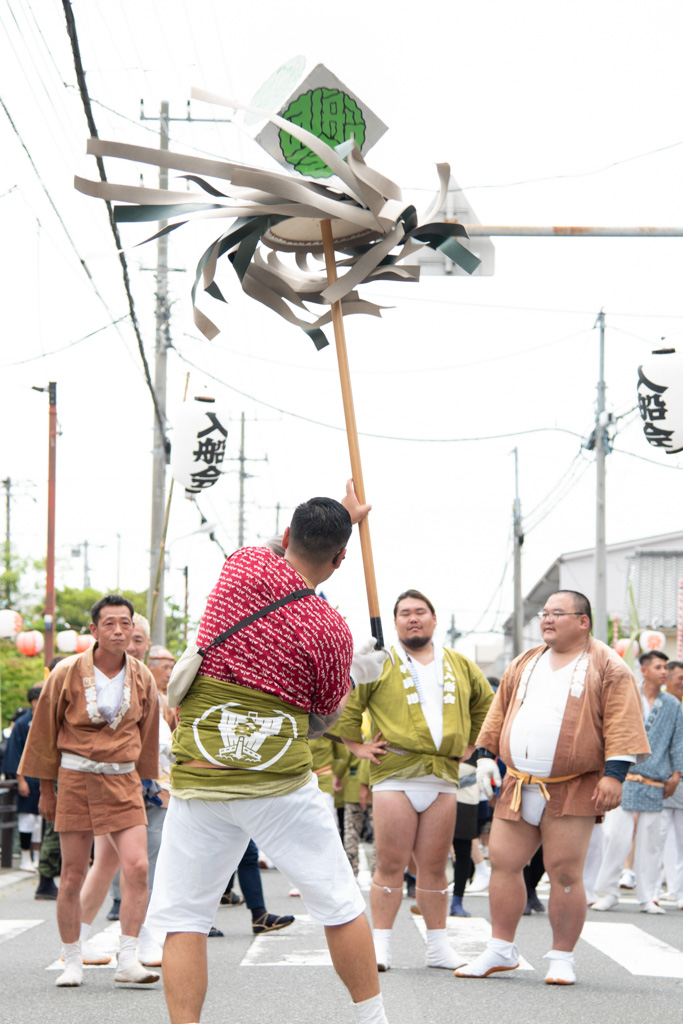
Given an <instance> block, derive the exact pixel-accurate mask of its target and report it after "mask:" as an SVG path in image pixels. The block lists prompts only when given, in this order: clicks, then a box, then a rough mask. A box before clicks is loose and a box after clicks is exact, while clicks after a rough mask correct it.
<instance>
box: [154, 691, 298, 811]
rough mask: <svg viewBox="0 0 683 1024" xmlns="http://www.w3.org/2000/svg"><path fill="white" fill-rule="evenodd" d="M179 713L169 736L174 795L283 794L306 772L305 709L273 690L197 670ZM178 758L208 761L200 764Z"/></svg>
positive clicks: (221, 797) (235, 797) (230, 797)
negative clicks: (242, 684) (171, 747)
mask: <svg viewBox="0 0 683 1024" xmlns="http://www.w3.org/2000/svg"><path fill="white" fill-rule="evenodd" d="M179 715H180V724H179V725H178V728H177V729H176V731H175V733H174V734H173V755H174V758H175V764H174V765H173V766H172V768H171V793H172V794H173V796H176V797H180V798H181V799H185V800H187V799H190V798H191V797H194V798H198V799H200V800H240V799H252V798H254V797H266V796H282V795H283V794H285V793H293V792H294V791H295V790H297V789H300V788H301V787H302V786H305V785H306V783H307V782H308V781H309V780H310V778H311V751H310V748H309V745H308V739H307V733H308V715H307V713H306V712H305V711H302V710H301V709H300V708H297V707H294V705H293V704H288V703H287V702H286V701H284V700H281V699H280V698H279V697H275V696H273V694H270V693H262V692H261V691H260V690H251V689H249V688H248V687H245V686H236V685H235V684H234V683H226V682H221V681H219V680H217V679H210V678H209V677H208V676H197V679H196V680H195V682H194V683H193V684H192V687H191V688H190V690H189V692H188V694H187V696H186V697H185V699H184V700H183V703H182V704H181V706H180V710H179ZM183 761H206V762H208V764H207V767H206V768H199V767H193V766H188V765H184V764H182V762H183ZM209 765H213V766H214V767H209ZM220 768H223V769H225V768H228V769H230V770H229V771H220V770H219V769H220Z"/></svg>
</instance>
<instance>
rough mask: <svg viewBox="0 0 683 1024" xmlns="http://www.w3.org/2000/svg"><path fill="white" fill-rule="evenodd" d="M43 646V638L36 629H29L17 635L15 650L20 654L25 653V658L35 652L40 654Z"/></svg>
mask: <svg viewBox="0 0 683 1024" xmlns="http://www.w3.org/2000/svg"><path fill="white" fill-rule="evenodd" d="M44 646H45V638H44V637H43V634H42V633H39V632H38V630H37V629H29V630H27V631H26V632H25V633H20V634H19V636H18V637H17V650H18V651H19V653H20V654H25V655H26V657H27V658H33V657H35V655H36V654H40V652H41V651H42V649H43V647H44Z"/></svg>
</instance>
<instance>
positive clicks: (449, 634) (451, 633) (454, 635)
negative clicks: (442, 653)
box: [446, 614, 462, 647]
mask: <svg viewBox="0 0 683 1024" xmlns="http://www.w3.org/2000/svg"><path fill="white" fill-rule="evenodd" d="M460 636H462V633H461V632H460V630H459V629H456V627H455V615H453V614H451V624H450V627H449V628H448V629H447V630H446V639H447V640H448V643H449V644H450V646H451V647H455V642H456V640H457V639H458V637H460Z"/></svg>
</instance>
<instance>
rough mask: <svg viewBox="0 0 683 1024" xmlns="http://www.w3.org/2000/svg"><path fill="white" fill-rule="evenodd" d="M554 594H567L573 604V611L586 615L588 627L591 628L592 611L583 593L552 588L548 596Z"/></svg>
mask: <svg viewBox="0 0 683 1024" xmlns="http://www.w3.org/2000/svg"><path fill="white" fill-rule="evenodd" d="M555 594H569V595H570V597H571V599H572V603H573V605H574V611H575V612H576V613H577V614H578V615H587V616H588V621H589V623H590V627H591V629H592V628H593V613H592V612H591V603H590V601H589V600H588V598H587V597H586V595H585V594H581V593H580V592H579V591H578V590H553V592H552V594H551V595H550V596H551V597H553V596H554V595H555Z"/></svg>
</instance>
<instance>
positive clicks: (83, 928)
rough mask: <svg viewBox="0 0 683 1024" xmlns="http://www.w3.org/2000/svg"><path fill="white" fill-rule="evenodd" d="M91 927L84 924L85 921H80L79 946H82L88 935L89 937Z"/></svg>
mask: <svg viewBox="0 0 683 1024" xmlns="http://www.w3.org/2000/svg"><path fill="white" fill-rule="evenodd" d="M91 927H92V926H91V925H89V924H86V923H85V921H81V935H80V943H81V946H82V945H83V943H84V942H85V940H86V939H87V938H88V935H90V928H91Z"/></svg>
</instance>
